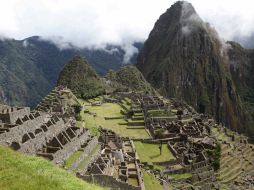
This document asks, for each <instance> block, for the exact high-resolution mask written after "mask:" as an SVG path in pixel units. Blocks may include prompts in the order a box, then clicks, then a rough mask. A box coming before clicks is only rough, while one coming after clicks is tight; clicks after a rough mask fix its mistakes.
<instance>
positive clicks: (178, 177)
mask: <svg viewBox="0 0 254 190" xmlns="http://www.w3.org/2000/svg"><path fill="white" fill-rule="evenodd" d="M169 176H170V177H172V178H173V179H175V180H177V179H186V178H190V177H192V174H191V173H184V174H172V175H169Z"/></svg>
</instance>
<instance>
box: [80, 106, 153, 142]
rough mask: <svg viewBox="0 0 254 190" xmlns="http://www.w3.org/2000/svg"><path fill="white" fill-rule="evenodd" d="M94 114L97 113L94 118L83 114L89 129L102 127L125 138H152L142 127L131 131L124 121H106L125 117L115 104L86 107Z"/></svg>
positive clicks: (119, 107)
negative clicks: (107, 118)
mask: <svg viewBox="0 0 254 190" xmlns="http://www.w3.org/2000/svg"><path fill="white" fill-rule="evenodd" d="M85 108H86V109H88V110H89V111H90V112H92V113H96V116H95V117H94V116H92V115H90V114H88V113H84V112H82V113H81V116H82V117H83V119H84V120H85V124H86V125H85V126H86V127H87V128H88V129H92V128H96V127H95V126H97V127H98V126H102V127H103V128H107V129H111V130H113V131H115V132H116V133H118V134H120V135H121V136H123V137H130V138H134V139H135V138H136V139H137V138H143V139H147V138H150V136H149V134H148V133H147V131H146V130H145V127H144V126H140V127H142V128H140V129H131V127H130V126H128V125H127V122H126V121H125V120H124V119H110V120H105V117H119V116H123V115H122V114H121V113H120V110H121V109H122V108H121V106H119V105H118V104H115V103H104V104H102V105H101V106H85Z"/></svg>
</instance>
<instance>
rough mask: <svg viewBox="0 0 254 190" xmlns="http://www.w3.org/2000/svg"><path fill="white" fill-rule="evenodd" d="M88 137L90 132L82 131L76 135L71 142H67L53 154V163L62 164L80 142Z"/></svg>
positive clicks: (83, 141) (76, 148)
mask: <svg viewBox="0 0 254 190" xmlns="http://www.w3.org/2000/svg"><path fill="white" fill-rule="evenodd" d="M89 138H90V133H89V132H88V131H87V132H84V133H83V134H81V135H80V136H78V135H77V136H76V137H75V138H74V139H72V141H71V142H69V143H67V144H66V145H65V146H64V147H63V149H61V150H59V151H57V152H56V153H55V154H54V159H53V163H55V164H59V165H62V164H63V163H64V160H66V159H68V158H69V157H70V156H71V155H72V154H73V153H74V152H75V151H77V150H78V149H79V148H80V147H81V145H82V144H84V143H85V142H86V141H87V140H88V139H89Z"/></svg>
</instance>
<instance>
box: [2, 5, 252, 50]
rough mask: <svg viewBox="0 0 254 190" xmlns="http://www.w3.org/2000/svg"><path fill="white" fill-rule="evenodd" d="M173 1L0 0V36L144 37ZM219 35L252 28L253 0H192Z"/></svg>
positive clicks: (116, 40)
mask: <svg viewBox="0 0 254 190" xmlns="http://www.w3.org/2000/svg"><path fill="white" fill-rule="evenodd" d="M174 2H175V1H172V0H0V36H2V37H8V38H15V39H24V38H26V37H29V36H35V35H36V36H43V37H44V38H45V39H51V40H52V41H54V42H55V43H57V44H59V45H60V46H61V45H62V47H64V44H65V43H64V42H71V43H72V44H74V45H75V46H78V47H100V46H102V45H103V44H106V43H111V44H119V45H125V46H126V47H129V44H132V43H133V42H134V41H144V40H145V39H147V37H148V35H149V32H150V31H151V29H152V28H153V26H154V23H155V22H156V20H157V19H158V18H159V16H160V15H161V14H162V13H164V12H165V11H166V9H167V8H169V7H170V6H171V5H172V4H173V3H174ZM189 2H190V3H192V5H193V6H194V7H195V9H196V11H197V12H198V14H199V15H200V17H201V18H202V19H203V20H204V21H205V22H209V23H210V24H211V25H212V26H213V27H214V28H215V29H216V30H217V31H218V33H219V35H220V36H221V38H223V39H225V40H231V39H233V38H235V37H236V36H242V37H248V36H250V35H251V34H252V33H254V11H253V7H254V1H253V0H241V1H239V0H190V1H189Z"/></svg>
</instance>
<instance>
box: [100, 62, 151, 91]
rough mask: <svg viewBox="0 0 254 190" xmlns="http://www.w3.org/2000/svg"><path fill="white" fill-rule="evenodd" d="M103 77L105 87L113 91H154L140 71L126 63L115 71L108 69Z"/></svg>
mask: <svg viewBox="0 0 254 190" xmlns="http://www.w3.org/2000/svg"><path fill="white" fill-rule="evenodd" d="M105 78H106V80H107V82H106V83H107V84H108V87H107V89H109V88H112V89H113V91H123V92H128V91H135V92H144V93H149V94H154V93H155V90H154V89H153V88H152V87H151V85H150V84H149V83H148V82H147V81H146V79H145V78H144V76H143V75H142V73H141V72H140V71H139V70H138V69H137V68H136V67H135V66H133V65H127V66H125V67H122V68H120V69H119V70H117V71H112V70H110V71H109V72H108V73H107V75H106V77H105Z"/></svg>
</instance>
